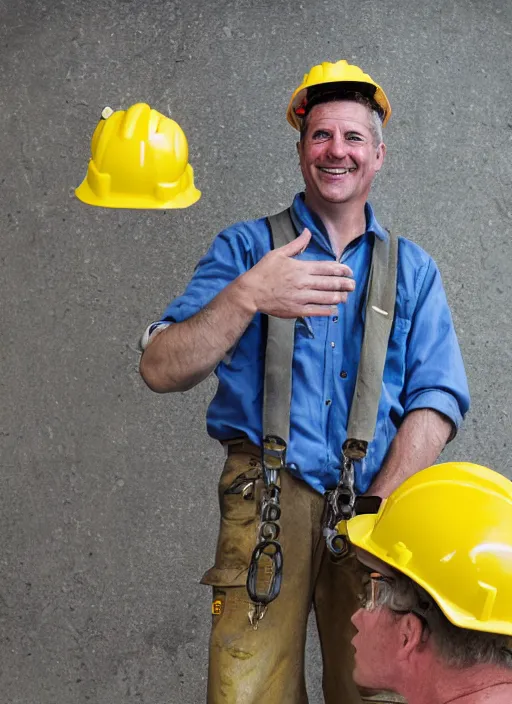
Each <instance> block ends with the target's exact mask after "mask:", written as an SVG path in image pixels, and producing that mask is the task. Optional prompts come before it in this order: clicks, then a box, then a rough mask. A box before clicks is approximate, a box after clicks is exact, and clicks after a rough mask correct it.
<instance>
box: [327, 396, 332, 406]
mask: <svg viewBox="0 0 512 704" xmlns="http://www.w3.org/2000/svg"><path fill="white" fill-rule="evenodd" d="M331 403H332V401H331V399H330V398H328V399H327V401H326V402H325V405H326V406H330V405H331Z"/></svg>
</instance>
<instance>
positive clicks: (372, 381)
mask: <svg viewBox="0 0 512 704" xmlns="http://www.w3.org/2000/svg"><path fill="white" fill-rule="evenodd" d="M268 221H269V224H270V228H271V232H272V239H273V247H274V249H277V248H278V247H282V246H283V245H285V244H287V243H288V242H291V241H293V240H294V239H295V238H296V236H297V233H296V231H295V228H294V226H293V223H292V220H291V217H290V211H289V209H286V210H284V211H283V212H281V213H278V214H277V215H272V216H270V217H269V218H268ZM397 259H398V238H397V237H396V235H393V234H391V233H389V237H388V238H386V239H380V238H379V237H375V238H374V246H373V253H372V262H371V268H370V275H369V279H368V293H367V302H366V319H365V328H364V336H363V344H362V348H361V355H360V359H359V366H358V370H357V379H356V385H355V391H354V397H353V400H352V405H351V408H350V415H349V421H348V427H347V442H346V443H345V445H347V443H349V444H350V442H351V441H355V442H356V446H357V447H358V448H359V450H360V452H359V455H360V456H361V457H363V456H364V455H365V454H366V448H367V445H368V443H369V442H371V440H372V438H373V435H374V432H375V424H376V421H377V411H378V407H379V400H380V395H381V389H382V375H383V372H384V363H385V360H386V353H387V348H388V341H389V336H390V333H391V326H392V324H393V316H394V310H395V300H396V270H397ZM294 335H295V319H294V318H292V319H282V318H275V317H274V316H271V315H269V316H268V335H267V348H266V355H265V377H264V392H263V437H264V438H265V437H267V436H269V435H274V436H278V437H280V438H281V439H282V440H284V441H285V443H288V439H289V434H290V402H291V392H292V365H293V349H294ZM340 449H341V448H340Z"/></svg>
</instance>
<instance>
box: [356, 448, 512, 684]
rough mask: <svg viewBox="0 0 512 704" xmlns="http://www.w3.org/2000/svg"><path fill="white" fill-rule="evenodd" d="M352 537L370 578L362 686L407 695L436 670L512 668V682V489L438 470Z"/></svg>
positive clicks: (359, 648) (483, 474)
mask: <svg viewBox="0 0 512 704" xmlns="http://www.w3.org/2000/svg"><path fill="white" fill-rule="evenodd" d="M346 529H347V533H348V537H349V539H350V541H351V543H352V545H353V546H354V547H355V550H356V555H357V557H358V559H359V560H360V562H362V563H363V565H365V566H366V569H367V570H368V578H367V583H366V586H365V595H364V597H363V604H362V608H360V609H359V610H358V611H357V612H356V613H355V614H354V616H353V619H352V620H353V623H354V625H355V627H356V629H357V634H356V635H355V637H354V639H353V644H354V647H355V649H356V652H355V673H354V677H355V680H356V682H357V683H358V684H359V685H361V686H365V687H371V688H384V689H394V690H395V691H399V692H402V693H403V692H404V690H406V689H407V687H409V689H410V688H411V687H414V685H415V682H414V678H426V681H428V678H432V677H435V676H436V673H435V672H434V671H433V670H436V669H437V670H439V671H441V670H443V669H444V670H447V669H448V670H450V672H452V671H453V672H454V673H455V674H457V673H459V674H458V675H457V676H467V673H470V672H472V671H473V670H475V669H478V668H480V669H481V668H487V669H489V668H499V669H503V668H505V669H506V670H508V671H509V674H510V677H511V679H512V609H511V606H510V603H511V602H510V599H511V597H510V595H511V594H512V482H510V481H509V480H508V479H506V478H505V477H503V476H501V475H500V474H498V473H496V472H493V471H492V470H490V469H487V468H485V467H480V466H478V465H473V464H469V463H463V462H453V463H446V464H440V465H436V466H434V467H429V468H428V469H425V470H423V471H422V472H418V473H417V474H415V475H413V476H412V477H410V478H409V479H407V480H406V481H405V482H404V483H403V484H402V485H401V486H400V487H399V488H398V489H396V490H395V491H394V492H393V493H392V494H391V496H390V497H389V498H388V499H386V500H385V501H383V502H382V504H381V506H380V509H379V511H378V513H377V514H376V515H361V516H356V517H355V518H353V519H351V520H350V521H348V523H347V525H346ZM418 673H419V674H418ZM460 673H462V674H460ZM464 673H466V674H464ZM417 684H419V683H417Z"/></svg>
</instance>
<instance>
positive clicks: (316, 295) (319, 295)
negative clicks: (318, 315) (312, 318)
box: [303, 291, 348, 306]
mask: <svg viewBox="0 0 512 704" xmlns="http://www.w3.org/2000/svg"><path fill="white" fill-rule="evenodd" d="M347 299H348V291H304V300H303V303H304V305H309V304H311V303H314V304H316V305H321V306H337V305H339V304H340V303H346V302H347Z"/></svg>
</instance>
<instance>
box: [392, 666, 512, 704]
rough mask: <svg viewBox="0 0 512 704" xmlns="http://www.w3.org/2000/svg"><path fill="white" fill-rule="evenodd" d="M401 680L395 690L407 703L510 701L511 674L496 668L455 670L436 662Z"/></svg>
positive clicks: (494, 702) (460, 703)
mask: <svg viewBox="0 0 512 704" xmlns="http://www.w3.org/2000/svg"><path fill="white" fill-rule="evenodd" d="M416 674H417V675H418V676H417V677H415V678H413V677H411V675H410V673H409V675H408V676H407V677H404V682H403V686H402V687H401V688H397V691H399V692H400V694H402V695H403V696H404V697H405V699H406V700H407V701H408V702H409V704H491V702H492V703H493V704H502V703H503V704H508V702H510V701H512V671H511V670H510V669H507V668H504V667H499V666H497V665H477V666H475V667H470V668H465V669H457V668H453V667H445V666H443V665H442V664H440V663H439V662H437V663H436V665H435V666H434V667H432V668H431V669H430V670H427V669H424V668H422V671H421V672H420V671H418V672H417V673H416Z"/></svg>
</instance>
